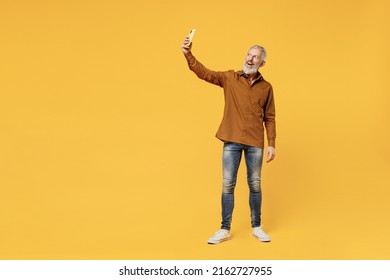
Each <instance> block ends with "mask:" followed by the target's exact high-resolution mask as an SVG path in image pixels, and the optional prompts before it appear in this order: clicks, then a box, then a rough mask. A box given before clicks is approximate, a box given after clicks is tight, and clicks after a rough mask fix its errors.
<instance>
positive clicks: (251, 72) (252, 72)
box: [242, 63, 259, 75]
mask: <svg viewBox="0 0 390 280" xmlns="http://www.w3.org/2000/svg"><path fill="white" fill-rule="evenodd" d="M257 70H259V67H257V68H252V69H249V68H248V67H246V64H245V63H244V65H243V66H242V71H244V73H245V74H247V75H251V74H255V73H257Z"/></svg>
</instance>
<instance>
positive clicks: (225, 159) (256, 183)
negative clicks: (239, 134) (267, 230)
mask: <svg viewBox="0 0 390 280" xmlns="http://www.w3.org/2000/svg"><path fill="white" fill-rule="evenodd" d="M242 151H244V155H245V163H246V168H247V181H248V186H249V206H250V213H251V225H252V227H258V226H260V223H261V220H260V219H261V218H260V215H261V200H262V195H261V183H260V180H261V179H260V176H261V167H262V163H263V149H260V148H257V147H252V146H247V145H244V144H238V143H231V142H225V143H224V146H223V155H222V165H223V183H222V225H221V228H222V229H227V230H230V225H231V222H232V215H233V209H234V188H235V186H236V181H237V172H238V167H239V166H240V162H241V155H242Z"/></svg>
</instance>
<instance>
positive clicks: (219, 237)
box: [207, 229, 230, 244]
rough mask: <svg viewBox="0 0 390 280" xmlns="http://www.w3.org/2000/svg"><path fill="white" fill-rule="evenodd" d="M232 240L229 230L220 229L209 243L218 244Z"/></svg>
mask: <svg viewBox="0 0 390 280" xmlns="http://www.w3.org/2000/svg"><path fill="white" fill-rule="evenodd" d="M229 239H230V233H229V231H228V230H227V229H220V230H219V231H217V232H216V233H215V234H214V236H213V237H210V238H209V240H208V241H207V242H208V243H209V244H218V243H221V242H222V241H225V240H229Z"/></svg>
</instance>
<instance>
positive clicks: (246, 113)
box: [185, 52, 276, 148]
mask: <svg viewBox="0 0 390 280" xmlns="http://www.w3.org/2000/svg"><path fill="white" fill-rule="evenodd" d="M185 57H186V59H187V62H188V66H189V68H190V69H191V70H192V71H193V72H194V73H195V74H196V75H197V76H198V77H199V78H200V79H202V80H205V81H206V82H209V83H212V84H214V85H218V86H220V87H222V88H223V89H224V94H225V109H224V114H223V119H222V122H221V124H220V126H219V129H218V131H217V134H216V137H217V138H218V139H220V140H222V141H225V142H235V143H240V144H245V145H249V146H254V147H258V148H264V126H265V129H266V131H267V140H268V146H271V147H275V138H276V126H275V103H274V95H273V90H272V86H271V84H270V83H269V82H267V81H266V80H264V78H263V77H262V76H261V74H260V73H257V76H256V78H255V80H254V82H253V83H251V81H249V79H248V78H247V77H246V75H245V73H244V72H243V71H233V70H229V71H212V70H209V69H207V68H206V67H204V66H203V65H202V64H201V63H200V62H199V61H197V60H196V58H195V57H194V56H193V55H192V53H191V52H188V53H187V54H185ZM263 124H264V125H263Z"/></svg>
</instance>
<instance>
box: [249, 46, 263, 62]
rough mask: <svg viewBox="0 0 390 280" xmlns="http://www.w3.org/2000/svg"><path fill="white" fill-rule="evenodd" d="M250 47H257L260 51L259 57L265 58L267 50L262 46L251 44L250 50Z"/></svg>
mask: <svg viewBox="0 0 390 280" xmlns="http://www.w3.org/2000/svg"><path fill="white" fill-rule="evenodd" d="M251 49H258V50H260V51H261V58H260V60H261V61H264V60H265V59H266V57H267V51H266V50H265V48H264V47H262V46H259V45H253V46H252V47H251V48H250V50H251Z"/></svg>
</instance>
